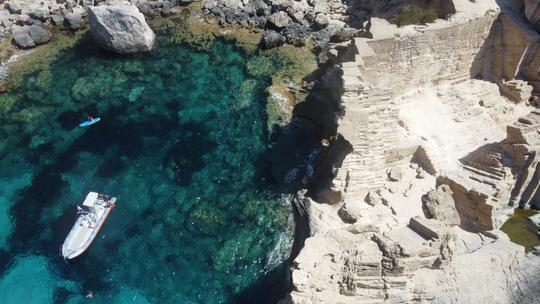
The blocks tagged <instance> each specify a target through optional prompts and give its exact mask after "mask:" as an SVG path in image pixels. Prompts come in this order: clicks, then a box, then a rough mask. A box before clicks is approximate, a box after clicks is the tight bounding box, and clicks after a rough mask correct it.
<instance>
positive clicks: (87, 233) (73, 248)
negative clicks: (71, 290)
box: [62, 192, 116, 259]
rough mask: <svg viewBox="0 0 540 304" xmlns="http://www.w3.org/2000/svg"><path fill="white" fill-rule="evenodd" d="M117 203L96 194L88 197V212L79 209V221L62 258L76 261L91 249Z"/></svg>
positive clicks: (63, 250) (92, 193)
mask: <svg viewBox="0 0 540 304" xmlns="http://www.w3.org/2000/svg"><path fill="white" fill-rule="evenodd" d="M115 202H116V198H114V197H113V198H109V197H108V196H107V195H103V194H98V193H96V192H90V193H89V194H88V195H87V197H86V199H85V201H84V203H83V207H86V208H87V210H84V209H83V208H80V207H79V213H78V217H77V220H76V221H75V224H74V225H73V227H72V228H71V230H70V232H69V234H68V236H67V237H66V240H65V241H64V244H63V245H62V256H63V257H64V258H65V259H74V258H76V257H78V256H80V255H81V254H83V253H84V252H85V251H86V250H87V249H88V248H89V247H90V245H91V244H92V242H93V241H94V239H95V238H96V236H97V235H98V233H99V231H100V230H101V228H102V227H103V224H104V223H105V220H107V217H108V216H109V214H110V213H111V210H112V209H113V208H114V204H115Z"/></svg>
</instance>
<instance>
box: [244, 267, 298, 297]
mask: <svg viewBox="0 0 540 304" xmlns="http://www.w3.org/2000/svg"><path fill="white" fill-rule="evenodd" d="M283 278H286V282H283ZM291 291H292V282H291V271H290V269H289V263H287V262H283V263H281V264H279V265H278V266H277V267H276V268H274V269H272V270H270V271H269V272H267V273H266V274H265V275H264V276H262V277H260V278H259V279H258V280H257V281H256V282H255V283H253V284H252V285H251V286H249V287H248V288H246V289H244V290H243V291H242V292H240V293H238V294H237V295H236V297H235V298H236V299H235V303H237V304H252V303H258V304H275V303H277V302H278V301H279V300H280V299H282V298H283V297H285V295H286V294H287V293H289V292H291Z"/></svg>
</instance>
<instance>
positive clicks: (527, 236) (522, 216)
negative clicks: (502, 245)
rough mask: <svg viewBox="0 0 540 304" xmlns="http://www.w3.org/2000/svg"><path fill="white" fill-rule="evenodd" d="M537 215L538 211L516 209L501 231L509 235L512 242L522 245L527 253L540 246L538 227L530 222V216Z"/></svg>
mask: <svg viewBox="0 0 540 304" xmlns="http://www.w3.org/2000/svg"><path fill="white" fill-rule="evenodd" d="M535 214H536V211H534V210H526V209H516V210H515V211H514V214H513V215H512V216H511V217H510V218H509V219H508V220H507V221H506V222H505V223H504V225H503V226H502V227H501V230H502V231H504V233H506V234H508V237H509V238H510V240H511V241H512V242H514V243H516V244H519V245H522V246H523V247H525V250H527V251H530V250H532V249H533V248H534V247H535V246H538V245H540V237H538V234H537V232H536V225H535V224H534V223H533V222H531V220H529V216H532V215H535Z"/></svg>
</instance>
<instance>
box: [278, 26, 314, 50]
mask: <svg viewBox="0 0 540 304" xmlns="http://www.w3.org/2000/svg"><path fill="white" fill-rule="evenodd" d="M284 34H285V36H286V37H287V42H289V43H290V44H293V45H295V46H303V45H305V44H306V43H307V42H308V40H309V34H308V33H307V31H306V29H305V28H304V27H303V26H301V25H300V24H297V23H293V24H290V25H289V26H288V27H287V28H286V29H285V32H284Z"/></svg>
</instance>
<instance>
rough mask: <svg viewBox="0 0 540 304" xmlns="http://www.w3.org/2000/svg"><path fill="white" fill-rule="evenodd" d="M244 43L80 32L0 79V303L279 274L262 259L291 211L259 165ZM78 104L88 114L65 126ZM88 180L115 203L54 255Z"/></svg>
mask: <svg viewBox="0 0 540 304" xmlns="http://www.w3.org/2000/svg"><path fill="white" fill-rule="evenodd" d="M257 56H261V54H258V53H255V54H251V55H248V54H246V53H244V52H242V51H241V50H239V49H237V48H236V47H235V46H234V44H232V43H229V42H225V41H220V40H216V41H215V42H214V43H213V44H212V46H211V48H210V49H208V50H205V51H201V50H195V49H192V48H190V47H189V46H186V45H183V44H174V43H169V42H167V41H165V40H164V39H162V38H160V39H159V41H158V47H157V48H156V50H155V51H153V52H151V53H149V54H144V55H136V56H129V57H119V56H115V55H112V54H108V53H105V52H102V51H99V50H98V49H97V48H96V47H95V46H94V45H93V43H92V42H91V40H88V39H83V40H82V42H81V43H79V44H78V45H77V46H76V47H74V48H72V49H68V50H65V51H63V52H62V53H61V55H60V56H59V57H58V59H56V60H55V62H53V63H52V64H51V65H50V67H49V68H48V69H44V70H38V71H36V72H33V73H31V74H29V75H27V76H25V78H24V82H23V84H22V85H21V86H19V87H18V88H15V89H13V90H11V91H8V92H5V93H2V94H1V95H0V122H1V125H0V168H1V170H0V303H3V304H10V303H40V304H46V303H241V302H244V303H263V302H265V301H267V300H269V299H271V298H272V296H274V297H275V296H276V290H259V289H258V288H262V287H260V286H259V285H258V284H260V282H261V280H263V279H265V278H268V276H270V275H276V273H277V279H275V282H279V283H278V284H286V274H285V272H284V271H280V270H279V268H277V269H278V270H277V271H276V270H275V269H276V267H279V265H280V264H281V263H282V262H283V261H284V260H285V259H286V258H287V254H288V252H289V250H290V246H291V243H292V236H291V231H292V228H291V225H292V224H291V219H290V207H289V206H288V203H287V201H286V199H285V198H284V197H283V196H282V195H280V194H279V193H277V192H276V191H273V190H272V189H273V188H274V187H273V184H272V181H271V178H270V174H268V173H267V172H269V171H271V169H270V168H269V161H268V160H269V159H275V158H276V157H275V156H272V157H270V156H269V155H268V154H269V145H270V144H271V142H270V139H269V137H270V136H269V134H267V131H266V130H267V127H266V126H267V121H266V117H267V116H266V113H265V104H264V100H265V96H264V89H265V88H266V86H268V85H269V83H270V78H269V76H270V75H266V76H261V75H256V76H257V77H256V76H255V75H254V73H251V74H250V73H249V71H248V69H247V68H246V65H247V63H248V62H252V63H253V62H254V61H253V60H257ZM255 62H256V61H255ZM252 65H253V64H252ZM86 115H92V116H94V117H101V122H99V123H98V124H96V125H94V126H92V127H90V128H86V129H79V128H77V127H76V126H77V125H78V124H79V123H80V122H81V121H83V120H84V119H85V118H86ZM284 157H286V156H284ZM89 191H98V192H105V193H108V194H111V195H114V196H116V197H117V198H118V202H117V207H116V208H115V209H114V210H113V212H112V213H111V215H110V217H109V219H108V221H107V222H106V223H105V225H104V227H103V229H102V230H101V233H100V235H99V236H98V238H96V240H95V241H94V243H93V245H92V246H91V247H90V249H89V250H88V251H87V252H86V253H85V254H84V255H83V256H81V257H80V258H77V259H76V260H73V261H70V262H68V263H66V262H65V261H64V260H63V259H62V258H61V257H60V256H59V248H60V246H61V244H62V242H63V239H64V238H65V236H66V235H67V233H68V231H69V229H70V228H71V226H72V224H73V222H74V220H75V216H76V214H75V213H76V204H80V203H81V202H82V200H83V199H84V197H85V196H86V194H87V193H88V192H89ZM265 286H266V287H268V285H265ZM266 287H265V288H266ZM278 289H279V288H278ZM90 292H91V293H92V294H93V297H92V298H86V297H85V296H86V295H87V294H88V293H90Z"/></svg>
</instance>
